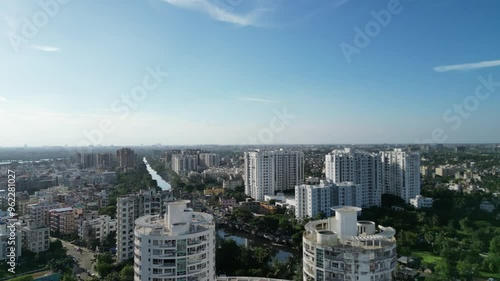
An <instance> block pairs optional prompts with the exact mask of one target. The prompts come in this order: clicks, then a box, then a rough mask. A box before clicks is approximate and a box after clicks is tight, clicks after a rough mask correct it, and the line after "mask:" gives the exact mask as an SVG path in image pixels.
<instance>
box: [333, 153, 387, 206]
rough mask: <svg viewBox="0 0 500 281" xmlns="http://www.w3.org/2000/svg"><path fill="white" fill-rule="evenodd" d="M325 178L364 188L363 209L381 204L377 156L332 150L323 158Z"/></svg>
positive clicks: (379, 172)
mask: <svg viewBox="0 0 500 281" xmlns="http://www.w3.org/2000/svg"><path fill="white" fill-rule="evenodd" d="M325 176H326V179H327V180H330V181H333V182H335V183H341V182H353V183H355V184H361V186H363V188H364V193H363V207H371V206H380V205H381V204H382V197H381V196H382V186H381V171H380V157H379V155H378V154H374V153H368V152H363V151H354V150H351V149H350V148H346V149H343V150H334V151H332V152H331V153H329V154H327V155H326V156H325Z"/></svg>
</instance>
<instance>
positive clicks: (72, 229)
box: [49, 207, 78, 235]
mask: <svg viewBox="0 0 500 281" xmlns="http://www.w3.org/2000/svg"><path fill="white" fill-rule="evenodd" d="M49 219H50V231H51V232H52V233H60V234H63V235H67V234H73V233H76V232H77V230H78V226H77V223H76V218H75V213H74V212H73V208H72V207H66V208H58V209H53V210H50V211H49Z"/></svg>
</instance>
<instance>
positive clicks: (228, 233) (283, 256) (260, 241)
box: [143, 158, 298, 262]
mask: <svg viewBox="0 0 500 281" xmlns="http://www.w3.org/2000/svg"><path fill="white" fill-rule="evenodd" d="M143 161H144V164H146V169H147V170H148V172H149V174H150V175H151V177H152V178H153V179H154V180H156V182H157V183H158V186H159V187H160V188H161V189H162V190H170V189H171V188H172V186H171V185H170V184H169V183H168V182H166V181H165V180H164V179H163V178H162V177H161V176H160V175H158V173H157V172H156V171H155V170H153V168H151V166H150V165H149V163H148V161H147V160H146V158H144V159H143ZM217 235H219V236H220V237H222V238H224V239H226V240H228V239H232V240H234V241H235V242H236V244H238V245H243V246H245V247H252V246H259V247H269V248H271V249H272V250H273V252H274V253H275V254H274V258H275V259H277V260H278V261H280V262H285V261H286V260H287V259H288V257H291V256H293V255H294V254H295V255H297V254H298V253H294V252H292V251H291V250H289V249H288V248H286V247H284V246H278V245H276V244H273V243H271V242H270V241H269V240H266V239H264V238H260V237H253V236H252V235H250V234H248V233H244V232H241V233H240V232H237V231H232V230H228V229H218V230H217Z"/></svg>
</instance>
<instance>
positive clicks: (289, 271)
mask: <svg viewBox="0 0 500 281" xmlns="http://www.w3.org/2000/svg"><path fill="white" fill-rule="evenodd" d="M272 257H273V250H271V249H270V248H268V247H251V248H247V247H245V246H242V245H238V244H237V243H236V242H235V241H234V240H232V239H229V240H224V239H222V238H218V239H217V254H216V259H217V260H216V266H217V275H221V274H225V275H226V276H259V277H268V278H277V279H285V280H292V279H296V280H302V272H301V270H302V263H301V257H300V256H293V257H289V258H288V259H287V260H286V261H285V262H280V261H278V260H277V259H273V258H272Z"/></svg>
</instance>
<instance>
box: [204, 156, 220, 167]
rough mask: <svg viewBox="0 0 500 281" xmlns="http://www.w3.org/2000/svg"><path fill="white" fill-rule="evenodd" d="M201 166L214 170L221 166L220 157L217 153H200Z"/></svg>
mask: <svg viewBox="0 0 500 281" xmlns="http://www.w3.org/2000/svg"><path fill="white" fill-rule="evenodd" d="M199 156H200V166H202V167H203V168H212V167H219V166H220V155H219V154H216V153H200V154H199Z"/></svg>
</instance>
